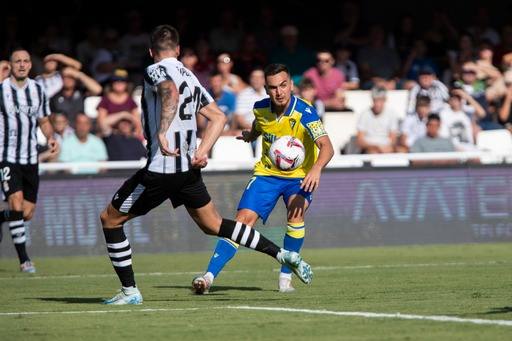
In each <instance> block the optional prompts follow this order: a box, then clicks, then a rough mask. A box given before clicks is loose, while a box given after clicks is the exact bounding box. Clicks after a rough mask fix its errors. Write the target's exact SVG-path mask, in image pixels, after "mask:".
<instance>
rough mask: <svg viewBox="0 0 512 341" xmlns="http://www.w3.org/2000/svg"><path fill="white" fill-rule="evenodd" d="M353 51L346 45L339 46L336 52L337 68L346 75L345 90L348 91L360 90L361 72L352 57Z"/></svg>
mask: <svg viewBox="0 0 512 341" xmlns="http://www.w3.org/2000/svg"><path fill="white" fill-rule="evenodd" d="M351 54H352V51H351V50H350V49H349V48H348V47H347V46H344V45H341V46H338V47H337V48H336V52H335V55H336V56H335V58H336V64H335V66H336V68H337V69H338V70H340V71H341V72H342V73H343V74H344V75H345V83H344V84H343V88H344V89H346V90H355V89H359V71H358V70H357V65H356V63H354V62H353V61H352V60H351V59H350V57H351Z"/></svg>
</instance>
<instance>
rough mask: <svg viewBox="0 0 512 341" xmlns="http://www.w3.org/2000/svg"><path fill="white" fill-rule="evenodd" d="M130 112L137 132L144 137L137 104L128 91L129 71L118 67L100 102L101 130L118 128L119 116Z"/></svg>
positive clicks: (99, 122) (99, 119)
mask: <svg viewBox="0 0 512 341" xmlns="http://www.w3.org/2000/svg"><path fill="white" fill-rule="evenodd" d="M127 113H128V114H130V115H131V116H132V117H133V122H137V123H136V126H135V134H136V135H137V136H139V137H140V138H141V139H142V126H141V124H140V113H139V108H138V107H137V104H136V103H135V101H134V100H133V98H132V97H131V95H130V92H129V91H128V72H126V70H123V69H116V70H115V71H114V74H113V76H112V77H110V87H109V89H108V91H107V93H106V95H104V96H103V98H102V99H101V101H100V103H99V104H98V126H99V129H100V130H101V131H110V130H111V129H114V128H116V126H115V125H116V123H117V122H119V116H123V117H124V116H125V115H126V114H127Z"/></svg>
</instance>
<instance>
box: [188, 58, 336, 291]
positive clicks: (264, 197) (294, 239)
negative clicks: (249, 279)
mask: <svg viewBox="0 0 512 341" xmlns="http://www.w3.org/2000/svg"><path fill="white" fill-rule="evenodd" d="M265 83H266V85H265V88H266V91H267V94H268V95H269V96H270V98H265V99H263V100H261V101H258V102H256V103H255V104H254V109H253V111H254V116H255V120H254V121H253V124H252V129H251V130H250V131H243V132H242V135H241V136H239V137H238V139H240V140H243V141H245V142H253V141H255V140H256V139H257V138H258V136H260V135H262V137H263V138H262V144H263V146H262V147H263V153H262V156H261V160H259V161H258V163H256V165H255V167H254V176H253V177H252V178H251V180H250V181H249V183H248V184H247V187H246V188H245V191H244V193H243V195H242V198H241V199H240V203H239V205H238V213H237V216H236V220H237V221H240V222H242V223H244V224H247V225H249V226H254V224H255V223H256V221H257V220H258V218H261V219H262V220H263V223H265V221H266V220H267V218H268V216H269V215H270V212H271V211H272V210H273V208H274V206H275V205H276V203H277V201H278V200H279V198H280V197H283V200H284V202H285V204H286V207H287V219H288V224H287V232H286V235H285V237H284V248H285V249H287V250H291V251H295V252H299V251H300V249H301V247H302V244H303V241H304V234H305V229H304V214H305V212H306V210H307V208H308V207H309V205H310V204H311V201H312V193H313V191H315V189H317V188H318V184H319V182H320V174H321V172H322V169H323V168H324V167H325V166H326V165H327V163H328V162H329V160H330V159H331V158H332V156H333V154H334V151H333V147H332V144H331V141H330V139H329V137H328V136H327V133H326V132H325V130H324V127H323V125H322V122H321V121H320V118H319V117H318V115H317V113H316V110H315V108H314V107H313V106H311V105H310V104H309V103H308V102H306V101H304V100H303V99H300V98H298V97H295V96H293V95H292V89H293V82H292V80H291V78H290V72H289V70H288V68H287V67H286V66H285V65H282V64H271V65H269V66H267V68H266V69H265ZM285 135H291V136H293V137H296V138H298V139H300V140H301V141H302V143H303V144H304V148H305V151H306V154H305V159H304V162H303V163H302V165H301V166H300V167H298V168H297V169H294V170H291V171H282V170H280V169H278V168H276V167H275V166H274V165H273V164H272V161H271V160H270V158H269V156H268V150H269V148H270V145H271V144H272V142H273V141H275V139H277V138H279V137H281V136H285ZM242 239H243V237H242ZM237 250H238V245H237V244H235V243H233V242H232V241H230V240H227V239H219V241H218V243H217V246H216V248H215V252H214V254H213V256H212V258H211V259H210V263H209V265H208V269H207V271H206V273H205V274H204V275H201V276H198V277H196V278H194V280H193V281H192V286H193V290H194V292H195V293H197V294H204V293H207V292H208V291H209V289H210V286H211V285H212V283H213V280H214V278H215V277H217V275H218V274H219V272H220V271H221V270H222V268H224V266H225V265H226V264H227V262H229V261H230V260H231V258H233V256H234V255H235V254H236V251H237ZM291 278H292V271H291V270H290V269H289V268H288V267H286V266H283V267H282V268H281V273H280V274H279V291H280V292H290V291H293V290H294V288H293V287H292V285H291Z"/></svg>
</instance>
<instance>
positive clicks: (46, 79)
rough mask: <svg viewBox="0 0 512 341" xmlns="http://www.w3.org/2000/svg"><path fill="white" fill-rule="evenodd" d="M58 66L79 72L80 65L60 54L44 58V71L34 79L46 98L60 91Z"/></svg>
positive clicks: (60, 76) (60, 78)
mask: <svg viewBox="0 0 512 341" xmlns="http://www.w3.org/2000/svg"><path fill="white" fill-rule="evenodd" d="M59 65H62V66H65V67H70V68H74V69H76V70H80V69H81V68H82V63H80V62H79V61H78V60H76V59H73V58H71V57H68V56H65V55H63V54H60V53H52V54H49V55H47V56H46V57H44V71H43V73H42V74H41V75H39V76H37V77H36V81H37V82H38V83H39V84H41V85H42V87H43V88H44V89H45V91H46V95H47V96H48V98H52V97H53V96H55V95H56V94H57V93H58V92H59V91H60V90H62V83H63V81H62V74H61V73H60V71H59V70H58V69H59Z"/></svg>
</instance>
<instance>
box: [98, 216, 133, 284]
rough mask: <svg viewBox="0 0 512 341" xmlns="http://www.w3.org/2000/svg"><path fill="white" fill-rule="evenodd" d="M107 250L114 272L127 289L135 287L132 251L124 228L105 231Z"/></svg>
mask: <svg viewBox="0 0 512 341" xmlns="http://www.w3.org/2000/svg"><path fill="white" fill-rule="evenodd" d="M103 234H105V240H106V241H107V250H108V255H109V257H110V260H111V261H112V265H113V266H114V270H116V273H117V276H118V277H119V280H120V281H121V285H122V286H123V287H125V288H128V287H135V276H134V274H133V269H132V249H131V247H130V243H129V242H128V239H126V236H125V234H124V230H123V227H122V226H120V227H116V228H111V229H105V228H104V229H103Z"/></svg>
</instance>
